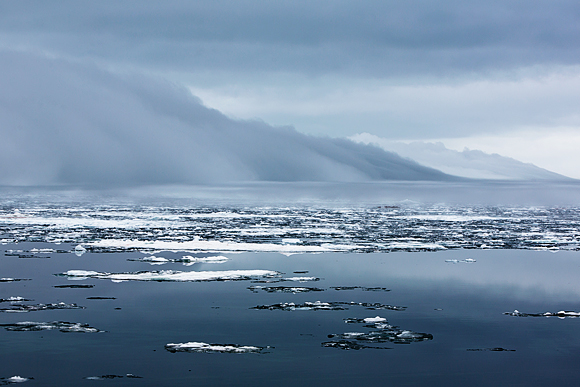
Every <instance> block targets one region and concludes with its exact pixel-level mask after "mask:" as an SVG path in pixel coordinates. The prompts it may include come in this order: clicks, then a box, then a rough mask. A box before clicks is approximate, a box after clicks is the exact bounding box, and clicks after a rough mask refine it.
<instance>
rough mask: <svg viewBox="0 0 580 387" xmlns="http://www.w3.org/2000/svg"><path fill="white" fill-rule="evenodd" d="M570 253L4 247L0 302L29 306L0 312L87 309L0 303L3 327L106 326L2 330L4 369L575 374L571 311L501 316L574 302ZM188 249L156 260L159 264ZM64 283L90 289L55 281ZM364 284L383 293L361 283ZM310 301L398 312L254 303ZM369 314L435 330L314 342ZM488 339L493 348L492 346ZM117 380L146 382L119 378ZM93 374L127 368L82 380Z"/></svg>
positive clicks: (461, 381)
mask: <svg viewBox="0 0 580 387" xmlns="http://www.w3.org/2000/svg"><path fill="white" fill-rule="evenodd" d="M2 248H3V250H4V252H6V251H9V253H8V254H15V253H14V251H11V250H22V251H23V252H21V253H20V255H21V256H26V255H27V253H25V251H31V250H32V249H34V248H37V249H38V248H45V249H47V248H48V249H53V250H55V251H56V250H60V251H67V250H71V249H73V248H74V246H73V245H67V244H59V245H54V244H47V243H29V242H24V243H19V244H17V245H14V244H6V245H3V246H2ZM32 251H36V250H32ZM45 251H49V250H45ZM579 254H580V253H578V252H570V251H560V252H558V253H552V252H547V251H526V250H450V251H440V252H431V253H429V252H423V253H412V252H401V253H373V254H353V253H324V254H299V255H291V256H285V255H281V254H276V253H242V254H226V256H227V258H229V260H228V261H226V262H224V263H196V264H193V265H191V266H183V265H182V264H181V263H166V264H165V265H162V266H152V265H150V264H149V263H147V262H139V261H129V260H127V259H138V258H143V257H147V256H149V255H148V254H143V253H139V252H129V253H93V252H86V253H84V254H82V255H81V256H77V255H75V254H74V253H71V252H60V253H59V252H49V253H41V252H35V253H33V254H32V255H33V256H34V257H28V258H21V257H18V256H16V255H5V256H3V257H1V261H0V262H1V273H2V277H4V278H7V277H10V278H14V279H29V280H28V281H17V282H0V298H4V299H7V298H8V297H15V296H21V297H25V298H27V299H30V300H33V301H26V302H21V303H10V302H3V303H1V304H0V307H2V308H9V307H13V306H14V305H19V304H23V305H35V304H39V303H43V304H49V303H56V302H65V303H67V304H71V303H76V304H78V305H80V306H84V307H85V309H70V310H67V309H65V310H41V311H30V312H26V313H6V312H3V313H0V323H2V324H10V323H16V322H22V321H34V322H52V321H67V322H80V323H87V324H89V325H90V326H91V327H94V328H97V329H99V330H103V331H105V332H99V333H79V332H68V333H63V332H60V331H58V330H44V331H24V332H19V331H9V330H5V329H1V330H0V343H1V347H0V348H1V350H0V353H1V358H0V364H1V368H0V369H1V370H2V374H1V375H0V376H2V377H5V378H7V377H11V376H14V375H19V376H22V377H33V378H34V380H31V381H29V382H27V383H28V384H30V385H38V386H55V385H58V386H79V385H91V384H95V383H97V384H98V383H106V384H110V385H113V384H115V385H147V386H153V385H156V386H158V385H253V386H255V385H264V386H265V385H272V384H273V383H274V384H276V385H282V386H286V385H287V386H295V385H306V386H319V385H331V384H332V385H338V386H347V385H360V384H363V383H378V384H381V385H417V384H428V385H466V384H469V385H482V386H483V385H490V384H492V383H493V384H503V385H520V384H521V385H530V384H531V385H554V384H555V383H566V382H572V381H573V380H576V378H577V376H578V371H577V364H578V362H579V361H580V338H579V336H578V334H577V333H578V329H579V326H578V324H580V319H577V318H571V317H567V318H558V317H514V316H509V315H505V314H504V312H513V311H514V310H515V309H517V310H519V311H520V312H524V313H543V312H546V311H548V312H558V311H561V310H567V311H579V310H580V305H579V301H578V300H579V299H580V298H579V295H580V285H578V282H577V273H578V271H579V269H580V260H579V258H580V257H579ZM29 255H30V254H29ZM183 255H184V254H183V253H178V252H177V253H170V252H161V253H158V254H156V256H157V257H164V258H166V259H179V258H180V257H182V256H183ZM194 255H195V256H208V254H194ZM210 255H211V254H210ZM213 255H215V254H213ZM40 256H42V257H44V258H38V257H40ZM465 260H467V262H464V261H465ZM470 260H475V262H471V261H470ZM446 261H448V262H446ZM455 261H458V262H455ZM72 269H77V270H93V271H98V272H107V273H118V272H136V271H151V270H161V269H162V270H179V271H192V270H195V271H210V270H211V271H216V270H220V271H222V270H242V269H266V270H275V271H278V272H281V273H285V274H281V275H280V277H286V278H288V277H292V276H309V277H317V278H319V280H318V281H309V282H303V283H300V282H291V281H284V282H274V283H255V282H252V281H251V280H242V281H211V282H150V281H126V282H120V283H115V282H112V281H111V280H109V279H97V278H88V279H85V280H77V281H73V280H71V279H68V278H66V277H60V276H55V275H54V274H56V273H63V272H66V271H68V270H72ZM294 272H299V274H296V273H294ZM304 272H307V273H304ZM271 280H272V279H271ZM274 280H275V279H274ZM61 285H94V287H86V288H70V287H64V288H63V287H55V286H61ZM250 286H269V287H274V286H277V287H280V286H283V287H290V286H295V287H296V286H299V287H310V288H313V287H315V288H318V289H323V290H322V291H316V292H305V293H296V294H293V293H280V292H266V291H264V290H262V289H260V288H257V289H256V288H255V289H254V291H255V292H252V291H251V290H248V287H250ZM335 287H360V288H354V289H345V290H336V289H335ZM365 287H366V288H374V287H380V288H386V289H389V290H390V291H385V290H384V289H380V290H375V291H369V290H368V289H367V290H365V289H363V288H365ZM88 297H114V298H115V299H87V298H88ZM307 301H309V302H314V301H322V302H351V301H353V302H356V303H359V302H360V303H381V304H383V305H391V306H400V307H405V308H406V309H404V310H388V309H382V310H368V309H365V308H364V307H363V306H359V305H347V306H346V308H348V309H346V310H291V311H287V310H260V309H252V308H253V307H255V306H258V305H274V304H278V303H284V302H294V303H304V302H307ZM343 306H344V304H343ZM376 316H379V317H383V318H385V319H387V321H388V323H389V324H390V325H392V326H397V327H399V329H400V330H408V331H412V332H416V333H425V334H429V335H432V339H426V340H423V341H415V342H410V343H407V344H403V343H393V342H386V343H369V342H362V341H360V342H359V343H360V344H363V345H367V346H369V347H377V348H362V349H350V350H344V349H339V348H332V347H324V346H323V345H322V343H325V342H329V341H332V340H336V338H337V337H338V336H334V338H329V335H339V334H342V333H345V332H361V333H368V332H369V331H371V330H373V328H365V327H364V326H363V325H364V324H347V323H345V321H344V320H345V319H348V318H358V319H363V318H368V317H376ZM355 341H356V340H355ZM185 342H205V343H211V344H238V345H251V346H259V347H268V346H269V347H270V348H266V349H265V350H264V351H262V352H261V353H241V354H232V353H187V352H178V353H171V352H169V351H167V350H166V349H165V345H166V344H168V343H185ZM379 348H389V349H379ZM494 348H501V349H504V351H497V350H491V349H494ZM127 374H133V375H135V376H140V377H141V378H128V377H127V376H126V375H127ZM103 375H117V376H124V377H123V378H115V379H104V380H101V381H97V380H90V379H86V378H87V377H94V376H103Z"/></svg>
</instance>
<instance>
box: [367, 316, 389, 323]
mask: <svg viewBox="0 0 580 387" xmlns="http://www.w3.org/2000/svg"><path fill="white" fill-rule="evenodd" d="M386 321H387V319H386V318H384V317H379V316H376V317H367V318H364V319H363V322H364V323H365V324H374V323H378V322H386Z"/></svg>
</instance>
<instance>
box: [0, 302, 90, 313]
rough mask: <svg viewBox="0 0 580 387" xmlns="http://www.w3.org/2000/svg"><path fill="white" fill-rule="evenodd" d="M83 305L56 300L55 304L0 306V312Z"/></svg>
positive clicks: (34, 310) (73, 307) (68, 307)
mask: <svg viewBox="0 0 580 387" xmlns="http://www.w3.org/2000/svg"><path fill="white" fill-rule="evenodd" d="M84 308H85V307H84V306H79V305H77V304H66V303H64V302H58V303H55V304H36V305H22V304H18V305H12V306H11V307H10V308H1V309H0V312H6V313H26V312H36V311H39V310H55V309H84Z"/></svg>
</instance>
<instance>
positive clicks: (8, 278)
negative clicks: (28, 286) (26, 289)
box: [0, 277, 30, 282]
mask: <svg viewBox="0 0 580 387" xmlns="http://www.w3.org/2000/svg"><path fill="white" fill-rule="evenodd" d="M18 281H30V278H10V277H7V278H0V282H18Z"/></svg>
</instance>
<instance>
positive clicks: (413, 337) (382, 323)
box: [322, 316, 433, 349]
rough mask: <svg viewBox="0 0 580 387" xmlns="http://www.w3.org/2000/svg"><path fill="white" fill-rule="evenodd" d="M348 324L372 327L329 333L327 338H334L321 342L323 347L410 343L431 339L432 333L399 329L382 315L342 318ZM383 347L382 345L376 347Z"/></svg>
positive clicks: (344, 347)
mask: <svg viewBox="0 0 580 387" xmlns="http://www.w3.org/2000/svg"><path fill="white" fill-rule="evenodd" d="M344 321H345V322H346V323H349V324H355V323H358V324H366V325H364V327H365V328H372V330H370V331H368V332H366V333H365V332H345V333H340V334H329V335H328V338H330V339H335V340H332V341H327V342H324V343H322V345H323V346H324V347H333V348H339V349H363V348H377V347H367V346H365V345H363V344H361V342H363V343H394V344H410V343H413V342H420V341H426V340H433V335H431V334H429V333H419V332H414V331H411V330H407V329H401V328H399V327H397V326H394V325H390V324H388V322H387V319H386V318H384V317H380V316H376V317H367V318H348V319H345V320H344ZM378 348H384V347H378Z"/></svg>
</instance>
